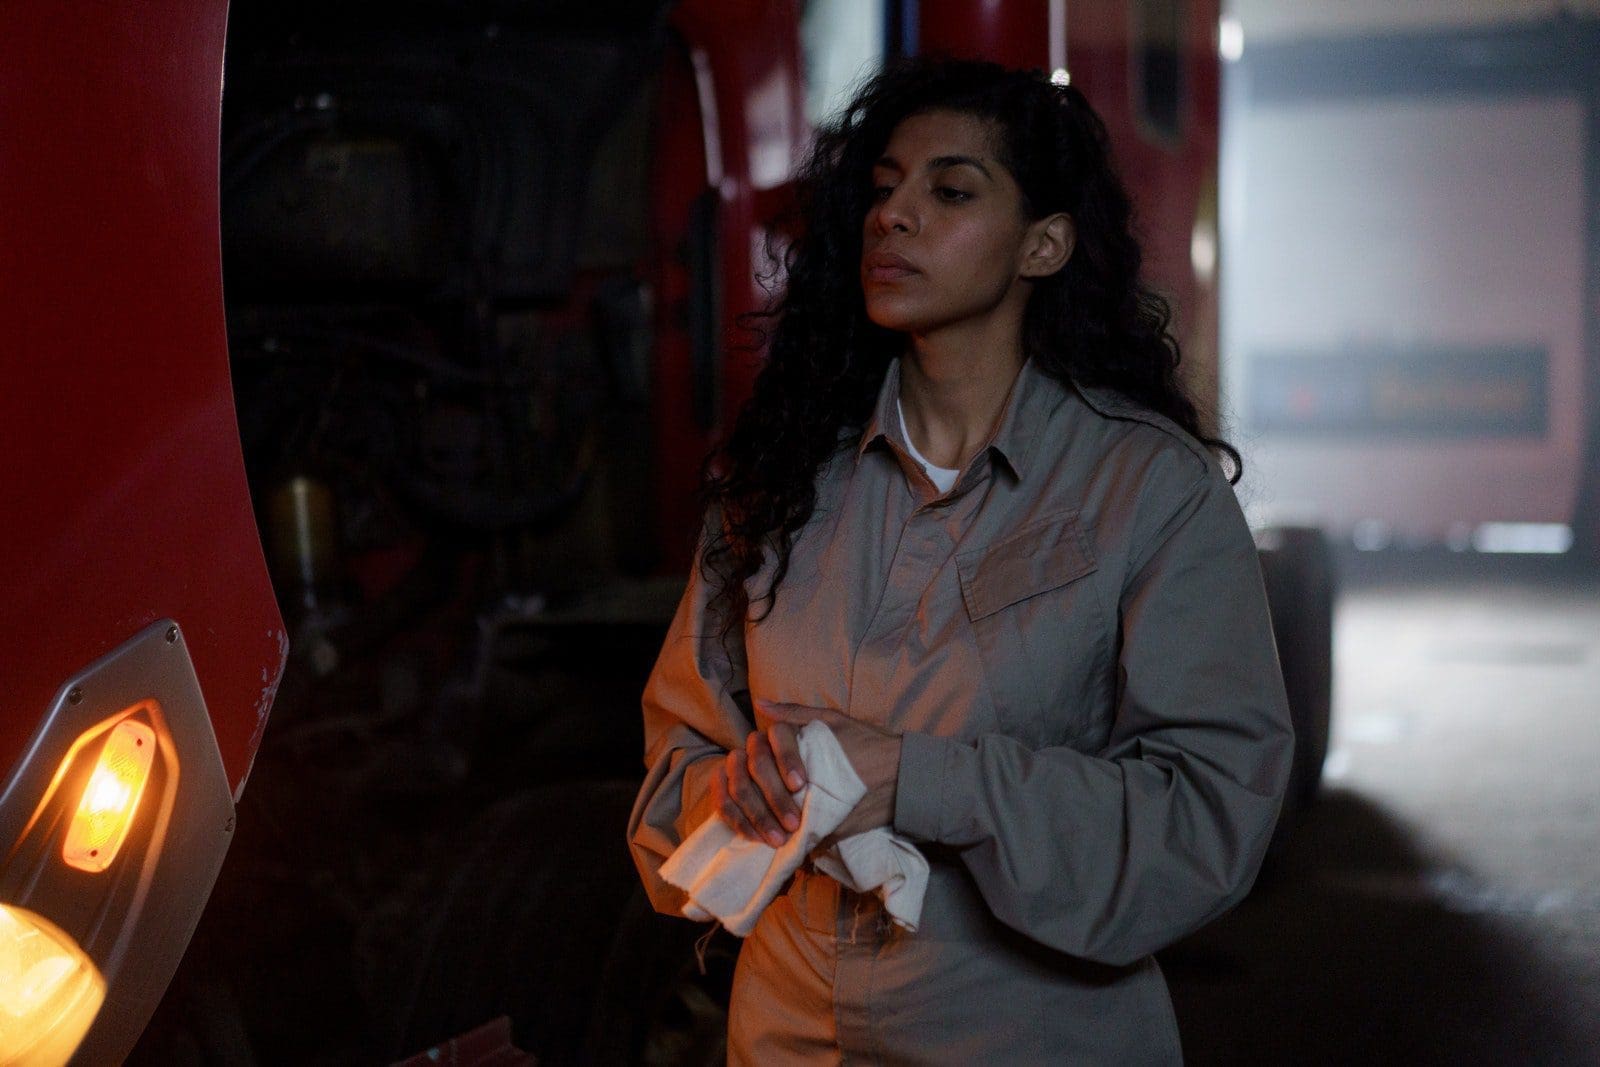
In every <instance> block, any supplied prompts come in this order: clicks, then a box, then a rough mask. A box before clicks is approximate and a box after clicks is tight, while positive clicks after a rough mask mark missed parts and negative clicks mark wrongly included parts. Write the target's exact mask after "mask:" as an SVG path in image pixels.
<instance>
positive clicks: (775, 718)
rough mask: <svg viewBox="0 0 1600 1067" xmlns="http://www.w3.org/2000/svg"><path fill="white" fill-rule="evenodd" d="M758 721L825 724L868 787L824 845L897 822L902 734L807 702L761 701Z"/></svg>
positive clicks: (798, 724)
mask: <svg viewBox="0 0 1600 1067" xmlns="http://www.w3.org/2000/svg"><path fill="white" fill-rule="evenodd" d="M755 706H756V721H757V724H758V725H761V726H762V727H763V728H765V726H766V724H767V723H769V722H787V723H791V724H793V725H794V727H795V728H796V729H799V728H800V727H802V726H804V725H805V724H806V723H808V722H813V721H818V720H820V721H821V722H823V723H825V724H826V725H827V727H828V729H830V730H832V731H833V736H834V737H835V738H837V739H838V741H839V747H840V748H842V749H844V754H845V758H846V759H848V760H849V761H850V766H851V767H853V768H855V772H856V774H857V775H858V776H860V778H861V781H862V782H863V783H864V784H865V785H866V787H867V794H866V796H864V797H862V798H861V800H860V801H858V802H857V803H856V806H855V807H854V808H851V809H850V814H849V815H846V816H845V819H844V822H842V823H840V824H839V827H838V829H836V830H835V831H834V832H833V833H832V834H830V835H829V836H828V838H827V839H826V840H825V841H824V842H823V844H824V845H831V844H832V843H833V842H834V841H836V840H840V839H842V838H846V837H850V836H851V835H853V834H859V833H862V832H864V831H867V830H874V829H877V828H878V827H880V826H893V825H894V794H895V787H896V786H897V785H898V784H899V782H900V737H899V735H898V734H891V733H889V732H887V731H885V730H880V729H878V728H877V727H876V726H869V725H867V724H866V723H864V722H859V721H858V720H856V719H852V718H850V716H848V715H845V714H843V713H842V712H838V711H835V710H833V709H832V708H813V707H807V706H806V705H804V704H772V703H768V702H767V701H764V700H757V701H756V702H755Z"/></svg>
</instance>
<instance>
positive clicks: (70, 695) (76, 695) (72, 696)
mask: <svg viewBox="0 0 1600 1067" xmlns="http://www.w3.org/2000/svg"><path fill="white" fill-rule="evenodd" d="M67 703H68V704H82V703H83V690H82V689H81V688H79V687H78V686H73V687H72V688H71V689H69V690H67Z"/></svg>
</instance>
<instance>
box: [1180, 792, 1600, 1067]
mask: <svg viewBox="0 0 1600 1067" xmlns="http://www.w3.org/2000/svg"><path fill="white" fill-rule="evenodd" d="M1471 884H1472V883H1471V877H1470V875H1469V874H1465V873H1462V872H1459V871H1453V870H1452V869H1451V868H1450V866H1449V863H1448V860H1447V858H1445V857H1438V856H1429V855H1426V854H1424V852H1423V851H1421V850H1420V849H1419V848H1418V845H1417V843H1416V838H1415V836H1414V835H1413V833H1412V832H1411V830H1410V829H1409V828H1408V827H1406V826H1404V825H1401V824H1400V823H1398V822H1396V821H1395V820H1394V819H1393V818H1392V817H1391V816H1390V815H1388V814H1387V813H1385V812H1384V811H1383V810H1381V809H1380V808H1378V807H1376V806H1374V805H1373V804H1371V803H1370V802H1368V801H1367V800H1365V799H1364V798H1362V797H1360V796H1358V795H1355V794H1353V793H1349V792H1342V791H1332V792H1329V793H1328V795H1326V796H1325V797H1324V798H1323V799H1322V800H1321V801H1320V802H1319V804H1318V805H1317V806H1316V807H1314V808H1313V809H1311V810H1310V811H1309V812H1307V813H1306V814H1305V816H1304V818H1303V821H1302V822H1301V823H1300V824H1299V825H1298V826H1297V827H1296V830H1295V833H1294V835H1293V837H1292V838H1291V839H1290V841H1289V842H1288V846H1287V848H1286V849H1285V850H1284V851H1283V853H1282V854H1281V855H1280V856H1278V857H1277V859H1276V861H1275V862H1274V863H1273V865H1272V866H1271V867H1269V869H1268V870H1266V871H1265V872H1264V873H1263V875H1262V877H1261V879H1260V881H1259V882H1258V884H1257V887H1256V890H1255V892H1254V893H1253V894H1252V895H1251V896H1250V898H1249V899H1247V900H1246V901H1245V902H1244V903H1243V904H1242V905H1240V906H1239V908H1237V909H1236V910H1235V911H1233V912H1232V913H1230V914H1228V915H1226V916H1224V917H1223V918H1222V919H1220V920H1218V921H1217V922H1215V923H1213V924H1212V925H1210V926H1209V927H1207V928H1206V929H1204V930H1202V931H1200V932H1199V933H1198V934H1196V935H1194V936H1193V937H1191V938H1189V939H1188V940H1186V941H1183V942H1181V943H1180V944H1178V945H1175V946H1173V947H1172V948H1171V949H1169V950H1167V951H1166V952H1164V953H1162V954H1161V957H1160V958H1161V964H1162V967H1163V969H1164V970H1165V971H1166V974H1167V979H1168V981H1169V983H1170V985H1171V987H1172V995H1173V1001H1174V1004H1175V1006H1176V1008H1177V1012H1178V1021H1179V1025H1180V1028H1181V1030H1182V1033H1183V1041H1184V1049H1185V1054H1186V1056H1187V1059H1188V1062H1189V1063H1191V1064H1194V1065H1197V1067H1203V1065H1206V1064H1256V1063H1260V1064H1289V1063H1293V1064H1354V1063H1360V1064H1377V1063H1393V1064H1586V1063H1596V1062H1600V1045H1597V1044H1596V1042H1597V1040H1600V1027H1597V1025H1596V1022H1595V1021H1594V1020H1592V1019H1587V1018H1585V1017H1584V1016H1583V1014H1582V1013H1581V1011H1580V1010H1579V1009H1578V1006H1577V998H1576V997H1575V996H1573V995H1572V993H1573V987H1572V982H1573V981H1574V979H1573V978H1571V977H1570V976H1568V975H1566V974H1565V973H1563V971H1562V968H1561V967H1560V964H1559V962H1558V961H1556V960H1554V959H1551V958H1550V955H1549V953H1548V951H1546V950H1544V949H1542V947H1541V944H1540V937H1539V932H1538V930H1537V929H1536V926H1535V924H1536V923H1537V916H1536V915H1533V914H1527V913H1525V912H1524V913H1520V914H1519V913H1517V909H1512V908H1497V907H1496V906H1495V901H1494V900H1493V899H1492V898H1486V897H1485V896H1484V895H1483V894H1475V893H1473V892H1472V891H1471Z"/></svg>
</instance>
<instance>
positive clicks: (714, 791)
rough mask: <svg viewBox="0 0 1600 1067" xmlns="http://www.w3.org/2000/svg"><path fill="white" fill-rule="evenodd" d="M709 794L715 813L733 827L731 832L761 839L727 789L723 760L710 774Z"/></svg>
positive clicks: (757, 839) (751, 838)
mask: <svg viewBox="0 0 1600 1067" xmlns="http://www.w3.org/2000/svg"><path fill="white" fill-rule="evenodd" d="M711 795H712V797H713V799H714V800H715V801H716V805H717V814H719V815H721V816H722V821H723V822H725V823H727V824H728V825H729V826H731V827H733V832H734V833H736V834H738V835H739V836H740V837H747V838H749V839H750V840H752V841H759V840H761V835H760V834H759V833H757V832H756V828H755V827H754V826H751V825H750V820H749V819H747V818H745V817H744V809H743V808H741V807H739V803H738V801H736V800H734V798H733V793H732V792H731V791H730V790H729V789H728V765H727V761H726V760H724V761H722V762H721V763H719V764H718V765H717V769H716V771H715V772H713V774H712V775H711Z"/></svg>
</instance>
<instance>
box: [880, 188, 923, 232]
mask: <svg viewBox="0 0 1600 1067" xmlns="http://www.w3.org/2000/svg"><path fill="white" fill-rule="evenodd" d="M877 222H878V230H879V232H881V233H915V232H916V228H917V222H916V209H915V205H913V204H912V203H911V197H910V196H909V195H906V194H904V193H902V192H901V191H900V190H899V189H894V190H891V191H890V193H889V195H888V196H887V197H885V198H884V199H883V200H882V201H881V202H879V204H878V218H877Z"/></svg>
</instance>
